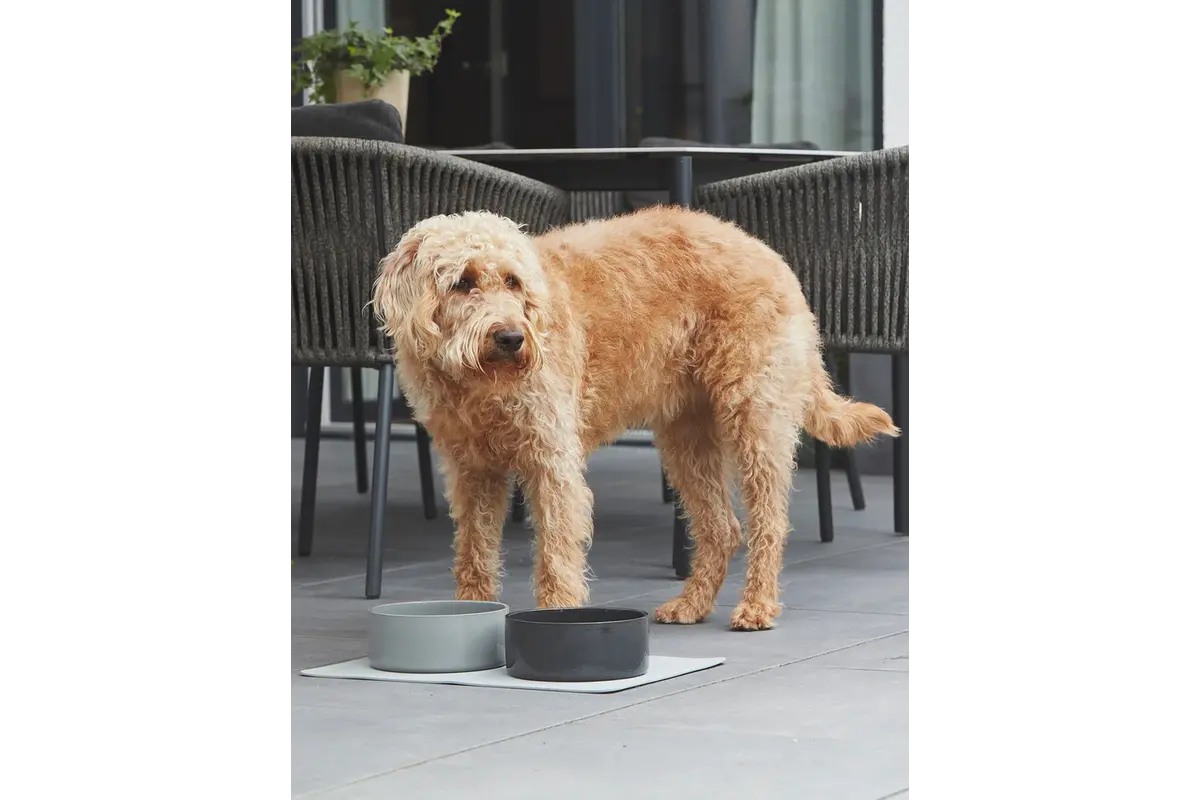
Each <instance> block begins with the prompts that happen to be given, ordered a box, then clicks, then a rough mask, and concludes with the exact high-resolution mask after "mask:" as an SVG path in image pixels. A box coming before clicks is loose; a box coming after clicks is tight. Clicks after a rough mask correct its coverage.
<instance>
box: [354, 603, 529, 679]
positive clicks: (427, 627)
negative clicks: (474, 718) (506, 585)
mask: <svg viewBox="0 0 1200 800" xmlns="http://www.w3.org/2000/svg"><path fill="white" fill-rule="evenodd" d="M507 613H508V606H506V605H504V604H503V603H489V602H484V601H477V600H422V601H419V602H413V603H388V604H386V605H382V606H375V607H374V608H372V609H371V617H370V621H369V623H368V625H367V658H368V659H369V661H370V663H371V667H372V668H373V669H379V670H384V671H385V672H424V673H429V672H473V671H475V670H481V669H495V668H496V667H499V666H501V665H502V664H504V615H505V614H507Z"/></svg>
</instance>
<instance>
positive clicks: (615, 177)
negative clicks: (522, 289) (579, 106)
mask: <svg viewBox="0 0 1200 800" xmlns="http://www.w3.org/2000/svg"><path fill="white" fill-rule="evenodd" d="M439 153H441V154H442V155H450V156H457V157H459V158H466V159H470V160H472V161H478V162H480V163H485V164H491V165H492V166H495V167H500V168H502V169H506V170H509V171H511V172H516V173H519V174H521V175H525V176H527V177H530V178H534V179H535V180H539V181H542V182H544V183H548V184H551V185H552V186H558V187H559V188H561V189H566V190H568V191H639V190H641V191H645V190H649V191H660V190H666V189H668V188H670V186H671V181H672V177H673V175H674V172H673V170H674V169H675V165H676V162H679V161H681V160H684V159H687V158H690V162H688V163H689V164H690V169H691V172H692V175H693V185H694V186H700V185H703V184H705V183H712V182H714V181H719V180H725V179H726V178H737V177H741V176H743V175H752V174H754V173H757V172H767V171H769V170H773V169H780V168H782V167H787V166H795V165H799V164H811V163H813V162H816V161H826V160H828V159H832V158H843V157H845V156H853V155H858V153H857V152H852V151H842V150H784V149H778V148H761V147H563V148H549V149H529V150H520V149H509V150H500V149H496V150H441V151H439Z"/></svg>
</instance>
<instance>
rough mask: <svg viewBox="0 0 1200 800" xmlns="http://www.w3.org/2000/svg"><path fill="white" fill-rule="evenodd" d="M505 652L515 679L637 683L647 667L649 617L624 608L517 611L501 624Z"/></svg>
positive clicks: (511, 673) (508, 667)
mask: <svg viewBox="0 0 1200 800" xmlns="http://www.w3.org/2000/svg"><path fill="white" fill-rule="evenodd" d="M504 652H505V662H506V663H505V666H506V667H507V669H508V674H509V675H511V676H513V677H514V678H523V679H525V680H533V681H612V680H619V679H621V678H636V677H637V676H639V675H644V674H645V673H646V670H648V669H649V668H650V625H649V617H648V615H647V614H646V612H645V611H635V610H633V609H628V608H549V609H539V610H537V611H517V612H514V613H512V614H509V615H508V616H507V617H506V618H505V620H504Z"/></svg>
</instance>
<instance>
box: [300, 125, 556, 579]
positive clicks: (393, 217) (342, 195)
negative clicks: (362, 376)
mask: <svg viewBox="0 0 1200 800" xmlns="http://www.w3.org/2000/svg"><path fill="white" fill-rule="evenodd" d="M470 210H488V211H493V212H496V213H498V214H503V215H504V216H507V217H510V218H511V219H513V220H515V221H517V222H520V223H524V224H525V225H527V226H528V230H529V231H530V232H531V233H533V234H538V233H542V232H544V231H546V230H548V229H549V228H551V227H553V226H555V225H558V224H561V223H563V222H564V221H566V219H567V213H568V201H567V197H566V195H565V194H564V193H563V192H561V191H559V190H558V189H555V188H553V187H550V186H547V185H545V184H543V183H539V182H537V181H534V180H530V179H528V178H524V177H522V176H519V175H515V174H513V173H511V172H506V171H504V170H501V169H496V168H494V167H490V166H487V165H483V164H477V163H473V162H471V161H467V160H465V159H459V158H454V157H452V156H444V155H440V154H438V153H435V152H432V151H429V150H425V149H422V148H416V147H408V146H405V145H401V144H393V143H390V142H379V141H366V140H357V139H324V138H293V139H292V364H293V365H294V366H307V367H311V368H312V369H311V370H310V373H311V377H310V388H309V408H308V411H309V415H308V424H307V429H306V432H305V464H304V482H303V489H302V495H301V519H300V535H299V546H298V551H299V552H300V554H301V555H307V554H308V553H310V552H311V551H312V537H313V508H314V505H315V492H316V463H317V453H318V446H319V441H320V410H321V405H320V404H321V395H322V388H323V386H322V381H323V375H324V368H325V367H351V368H354V367H359V368H363V367H368V368H374V369H378V370H379V396H378V406H377V418H376V425H375V459H374V461H375V463H374V476H373V478H374V479H373V480H372V482H371V527H370V537H369V546H368V550H367V579H366V595H367V597H368V598H371V599H374V598H377V597H379V594H380V590H381V585H382V571H383V514H384V509H385V506H386V500H387V474H388V457H389V449H390V444H391V436H390V429H391V421H392V393H393V387H394V384H395V373H394V369H395V368H394V362H393V360H392V348H391V344H390V342H388V341H386V338H385V337H384V336H383V335H382V334H381V333H380V332H379V330H378V327H377V323H376V322H375V319H374V315H373V311H372V309H371V307H370V301H371V290H372V286H373V283H374V280H375V275H376V270H377V267H378V264H379V261H380V259H382V258H383V257H384V256H385V255H386V254H387V253H388V252H389V251H390V250H391V249H392V247H394V246H395V243H396V242H397V241H398V240H399V239H400V237H401V236H402V235H403V234H404V233H405V231H407V230H408V229H409V228H411V227H412V226H413V225H414V224H416V223H417V222H419V221H420V220H422V219H425V218H427V217H431V216H434V215H436V214H452V213H458V212H462V211H470ZM417 431H418V446H419V447H418V454H419V457H420V459H421V462H422V463H421V471H422V474H423V475H429V476H431V475H432V466H431V464H430V463H429V461H430V458H429V449H428V439H427V438H425V437H427V434H425V433H424V429H423V428H420V427H418V429H417ZM422 483H423V488H422V494H423V498H424V500H425V501H426V508H427V509H428V508H429V503H430V501H431V498H432V480H430V481H429V482H428V484H427V486H426V485H425V484H426V482H425V481H423V482H422Z"/></svg>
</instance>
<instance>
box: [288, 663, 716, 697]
mask: <svg viewBox="0 0 1200 800" xmlns="http://www.w3.org/2000/svg"><path fill="white" fill-rule="evenodd" d="M724 663H725V659H724V658H679V657H676V656H650V669H648V670H646V674H645V675H639V676H638V677H636V678H622V679H620V680H615V681H582V682H579V683H571V682H559V681H527V680H522V679H521V678H513V677H511V676H510V675H509V674H508V672H506V671H505V669H504V667H497V668H496V669H484V670H479V671H478V672H432V673H415V672H384V671H383V670H378V669H371V665H370V663H369V662H368V660H367V659H365V658H356V659H355V660H353V661H342V662H341V663H338V664H330V665H328V666H325V667H313V668H312V669H302V670H300V674H301V675H306V676H308V677H310V678H348V679H350V680H359V681H394V682H397V683H446V684H451V685H453V686H489V687H493V688H496V689H533V690H536V691H543V692H580V693H583V694H609V693H611V692H621V691H624V690H625V689H632V688H634V687H635V686H645V685H646V684H648V683H657V682H658V681H665V680H667V679H669V678H678V677H679V676H680V675H687V674H688V673H690V672H699V671H700V670H702V669H709V668H711V667H715V666H717V665H718V664H724Z"/></svg>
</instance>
